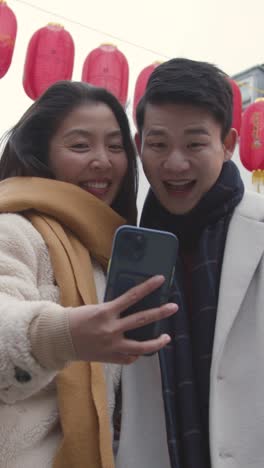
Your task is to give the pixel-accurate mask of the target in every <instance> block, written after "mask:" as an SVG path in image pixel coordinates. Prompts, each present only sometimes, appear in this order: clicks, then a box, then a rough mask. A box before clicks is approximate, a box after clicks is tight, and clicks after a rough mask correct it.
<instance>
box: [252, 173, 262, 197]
mask: <svg viewBox="0 0 264 468" xmlns="http://www.w3.org/2000/svg"><path fill="white" fill-rule="evenodd" d="M252 183H253V185H256V186H257V191H258V192H260V185H264V170H262V169H257V170H256V171H253V172H252Z"/></svg>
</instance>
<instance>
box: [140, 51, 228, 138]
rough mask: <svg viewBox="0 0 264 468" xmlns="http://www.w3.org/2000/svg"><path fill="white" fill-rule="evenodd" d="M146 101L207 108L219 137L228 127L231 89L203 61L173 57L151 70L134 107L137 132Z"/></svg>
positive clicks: (226, 131) (219, 74) (225, 78)
mask: <svg viewBox="0 0 264 468" xmlns="http://www.w3.org/2000/svg"><path fill="white" fill-rule="evenodd" d="M147 103H150V104H157V105H161V104H168V103H171V104H183V105H184V104H186V105H191V106H196V107H200V108H203V109H207V110H208V112H210V113H211V114H212V116H213V117H214V118H215V119H216V120H217V121H218V122H219V123H220V125H221V128H222V132H221V137H222V140H223V139H224V138H225V136H226V135H227V133H228V132H229V130H230V128H231V124H232V112H233V94H232V88H231V86H230V84H229V81H228V77H227V75H226V74H225V73H224V72H222V71H221V70H220V69H219V68H217V67H215V66H214V65H212V64H210V63H207V62H197V61H194V60H189V59H184V58H176V59H171V60H168V61H167V62H164V63H162V64H161V65H159V66H158V67H157V68H155V69H154V71H153V72H152V74H151V75H150V77H149V80H148V83H147V87H146V91H145V94H144V96H143V98H142V99H141V101H140V102H139V104H138V107H137V113H136V117H137V127H138V131H139V134H140V135H141V133H142V128H143V125H144V115H145V110H146V105H147Z"/></svg>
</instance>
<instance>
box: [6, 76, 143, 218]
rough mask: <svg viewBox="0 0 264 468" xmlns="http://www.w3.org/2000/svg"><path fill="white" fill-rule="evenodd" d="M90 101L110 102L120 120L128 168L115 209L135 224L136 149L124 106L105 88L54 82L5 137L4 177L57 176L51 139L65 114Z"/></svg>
mask: <svg viewBox="0 0 264 468" xmlns="http://www.w3.org/2000/svg"><path fill="white" fill-rule="evenodd" d="M86 103H103V104H106V105H107V106H108V107H109V108H110V109H111V111H112V112H113V114H114V116H115V118H116V120H117V122H118V125H119V127H120V130H121V134H122V139H123V145H124V150H125V153H126V155H127V160H128V170H127V173H126V176H125V178H124V180H123V184H122V187H121V189H120V191H119V194H118V196H117V198H116V199H115V201H114V202H113V204H112V208H113V209H114V210H115V211H116V212H117V213H119V214H120V215H121V216H123V217H124V218H126V220H127V221H128V222H129V223H131V224H135V223H136V218H137V208H136V196H137V187H138V173H137V161H136V151H135V148H134V144H133V141H132V137H131V134H130V128H129V123H128V119H127V116H126V113H125V111H124V109H123V107H122V106H121V104H120V103H119V102H118V100H117V99H116V98H115V97H114V96H113V95H112V94H111V93H109V92H108V91H106V90H105V89H103V88H97V87H94V86H91V85H89V84H87V83H83V82H72V81H59V82H57V83H56V84H54V85H52V86H51V87H50V88H49V89H48V90H47V91H46V92H45V93H44V94H43V95H42V96H41V97H40V98H39V99H38V100H37V101H36V102H34V104H32V106H31V107H30V108H29V109H28V110H27V111H26V112H25V114H24V115H23V116H22V118H21V119H20V120H19V122H18V123H17V124H16V125H15V126H14V127H13V128H12V129H11V130H10V131H9V132H8V134H7V136H6V137H5V139H7V142H6V144H5V147H4V150H3V153H2V157H1V159H0V180H3V179H7V178H8V177H14V176H30V177H45V178H49V179H54V178H55V177H54V175H53V174H52V172H51V169H50V167H49V163H48V157H49V144H50V140H51V138H52V137H53V135H54V134H55V132H56V131H57V129H58V127H59V126H60V124H61V123H62V121H63V120H64V119H65V117H67V115H68V114H69V113H70V112H72V111H73V110H74V109H75V108H76V107H78V106H80V105H84V104H86Z"/></svg>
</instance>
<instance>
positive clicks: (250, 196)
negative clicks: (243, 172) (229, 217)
mask: <svg viewBox="0 0 264 468" xmlns="http://www.w3.org/2000/svg"><path fill="white" fill-rule="evenodd" d="M237 216H241V217H244V218H247V219H248V220H249V221H250V220H252V221H254V222H256V221H259V222H261V223H264V195H263V194H260V193H256V192H253V191H251V192H250V191H246V192H245V193H244V196H243V198H242V200H241V202H240V203H239V205H238V206H237V207H236V209H235V211H234V217H237Z"/></svg>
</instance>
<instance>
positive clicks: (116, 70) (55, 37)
mask: <svg viewBox="0 0 264 468" xmlns="http://www.w3.org/2000/svg"><path fill="white" fill-rule="evenodd" d="M16 32H17V21H16V16H15V14H14V12H13V11H12V10H11V9H10V8H9V7H8V6H7V4H6V3H5V1H3V0H0V78H2V77H3V76H4V75H5V74H6V73H7V71H8V69H9V67H10V64H11V60H12V56H13V51H14V46H15V41H16ZM73 62H74V42H73V39H72V37H71V35H70V33H69V32H68V31H66V29H64V27H63V26H61V25H58V24H54V23H50V24H48V25H47V26H45V27H43V28H41V29H39V30H38V31H36V32H35V33H34V34H33V36H32V37H31V39H30V41H29V44H28V48H27V53H26V60H25V65H24V76H23V86H24V89H25V92H26V93H27V95H28V96H29V97H30V98H31V99H33V100H35V99H37V98H38V97H39V96H40V95H41V94H42V93H43V92H44V91H45V90H46V89H47V88H48V87H49V86H50V85H51V84H52V83H55V82H56V81H58V80H70V79H71V77H72V71H73ZM158 64H159V62H155V63H153V64H151V65H149V66H147V67H145V68H144V69H143V70H142V71H141V72H140V74H139V76H138V78H137V80H136V85H135V91H134V100H133V119H134V122H135V112H136V107H137V104H138V102H139V100H140V99H141V97H142V96H143V94H144V91H145V88H146V84H147V81H148V79H149V76H150V75H151V73H152V71H153V70H154V69H155V68H156V66H157V65H158ZM128 80H129V66H128V62H127V59H126V57H125V55H124V54H123V53H122V52H121V51H120V50H118V48H117V47H116V46H114V45H111V44H102V45H101V46H99V47H97V48H96V49H94V50H92V51H91V52H90V53H89V54H88V55H87V57H86V59H85V61H84V64H83V69H82V81H86V82H89V83H91V84H93V85H96V86H102V87H105V88H106V89H108V90H109V91H110V92H112V93H113V94H114V95H115V96H116V97H117V98H118V99H119V101H120V102H121V104H122V105H123V106H125V104H126V101H127V93H128ZM229 81H230V84H231V87H232V91H233V121H232V127H233V128H235V129H236V130H237V133H238V135H240V157H241V161H242V163H243V165H244V166H245V167H246V168H247V169H248V170H250V171H253V174H254V180H257V181H258V182H259V181H260V180H261V181H263V182H264V172H262V171H264V152H263V150H262V146H263V145H264V101H259V102H256V103H254V104H252V105H251V106H249V107H248V108H247V109H246V111H245V113H244V116H243V119H242V126H241V116H242V102H241V101H242V100H241V93H240V89H239V86H238V85H237V83H236V82H235V81H234V80H232V79H231V78H230V79H229ZM135 123H136V122H135Z"/></svg>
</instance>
